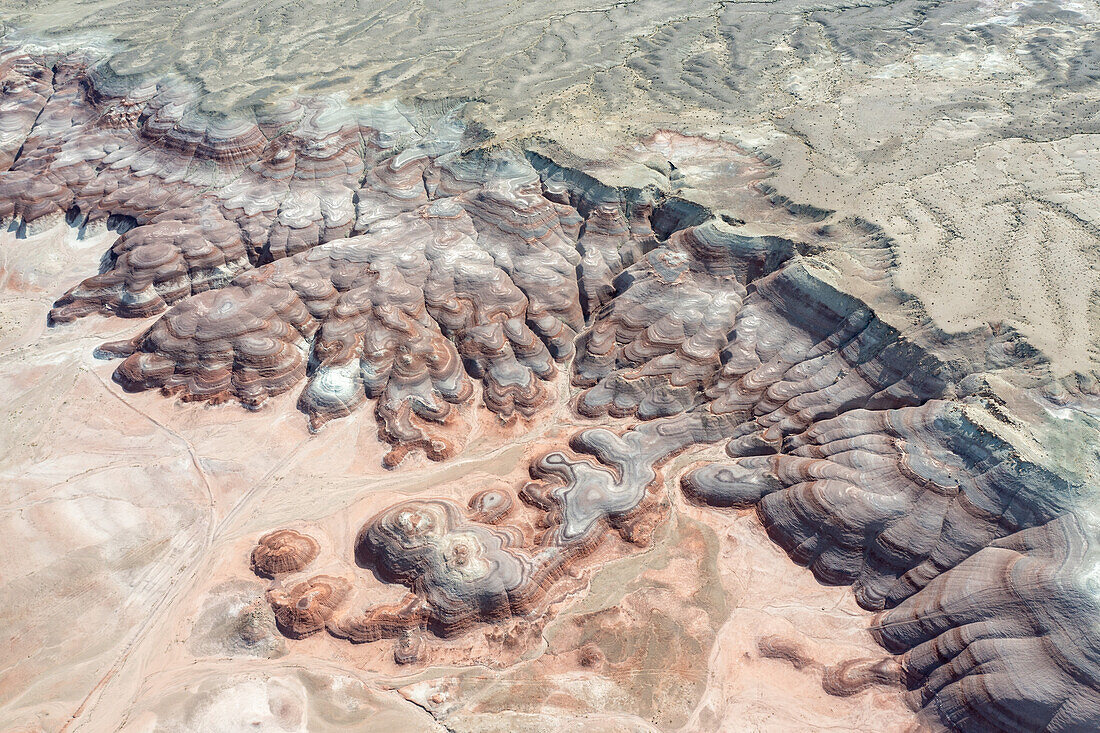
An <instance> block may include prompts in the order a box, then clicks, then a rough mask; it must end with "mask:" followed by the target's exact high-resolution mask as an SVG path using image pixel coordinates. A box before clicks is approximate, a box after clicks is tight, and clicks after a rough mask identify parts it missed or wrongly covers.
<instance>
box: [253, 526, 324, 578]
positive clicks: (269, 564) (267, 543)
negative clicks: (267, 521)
mask: <svg viewBox="0 0 1100 733" xmlns="http://www.w3.org/2000/svg"><path fill="white" fill-rule="evenodd" d="M319 551H320V547H318V546H317V541H316V540H315V539H313V538H312V537H310V536H308V535H304V534H302V533H301V532H298V531H295V530H293V529H279V530H276V531H274V532H269V533H267V534H265V535H264V536H263V537H261V538H260V542H259V544H257V545H256V547H255V549H253V550H252V571H253V572H254V573H256V575H261V576H263V577H265V578H274V577H275V576H276V575H278V574H279V573H296V572H298V571H299V570H301V569H303V568H304V567H305V566H307V565H309V564H310V563H311V562H313V561H314V560H315V559H316V558H317V553H318V552H319Z"/></svg>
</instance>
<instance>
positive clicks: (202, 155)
mask: <svg viewBox="0 0 1100 733" xmlns="http://www.w3.org/2000/svg"><path fill="white" fill-rule="evenodd" d="M0 82H2V89H3V91H2V94H3V97H2V99H0V110H2V112H3V113H2V114H0V171H2V172H0V219H2V220H3V222H4V223H5V225H10V227H11V228H13V229H15V230H16V231H17V233H18V234H19V235H20V236H26V235H33V234H34V233H36V232H39V231H43V230H44V229H47V228H49V227H52V226H54V225H58V224H60V222H61V220H63V219H67V220H68V222H69V223H70V224H71V225H72V226H74V227H78V228H79V230H80V232H81V234H82V235H83V236H85V237H91V236H94V235H96V234H97V233H101V232H104V231H106V230H107V229H108V228H113V229H117V230H118V232H120V235H119V236H118V237H117V239H115V240H114V243H113V244H112V246H111V249H110V251H109V252H108V253H107V256H106V257H105V258H104V263H103V268H102V272H100V273H99V274H96V275H93V276H91V277H89V278H88V279H86V280H84V281H83V282H81V283H79V284H78V285H76V286H75V287H73V288H72V289H71V290H69V291H68V292H67V293H64V294H63V295H61V297H60V298H59V299H58V301H57V303H56V304H55V307H54V308H53V310H52V311H51V313H50V318H51V321H52V322H53V323H55V324H65V323H68V322H71V321H74V320H76V319H78V318H81V317H84V316H87V315H90V314H112V315H116V316H122V317H149V316H154V315H160V318H159V319H158V320H156V321H155V322H153V323H152V325H151V326H149V327H148V328H146V329H145V330H144V331H142V332H141V333H138V334H136V335H135V336H134V337H133V338H132V339H130V340H127V341H123V342H115V343H111V344H105V345H104V346H103V347H102V349H101V351H102V353H103V354H105V355H110V356H119V357H123V358H124V360H123V361H122V363H121V365H120V366H118V368H117V370H116V372H115V378H116V380H117V381H118V382H119V383H120V384H121V385H122V386H123V387H124V388H126V389H128V390H144V389H151V388H154V387H156V388H160V389H161V390H163V391H164V392H165V393H166V394H176V395H179V396H180V397H181V398H183V399H185V400H207V401H227V400H234V401H237V402H240V403H241V404H243V405H246V406H249V407H254V408H256V407H260V406H261V405H263V404H264V402H265V401H267V400H268V399H269V398H271V397H272V396H275V395H278V394H280V393H283V392H286V391H288V390H291V389H295V388H298V387H299V386H300V389H301V391H300V396H299V402H298V404H299V407H300V409H301V410H302V411H303V412H304V413H306V415H307V416H308V419H309V421H310V424H311V426H312V427H313V428H320V427H321V426H322V425H323V424H324V423H325V422H326V421H328V420H331V419H335V418H342V417H346V416H348V415H349V414H351V413H352V412H353V411H355V410H356V409H358V408H360V407H361V406H363V405H364V404H365V403H367V402H372V403H373V406H374V410H375V414H376V417H377V419H378V422H379V432H380V436H381V437H382V438H383V439H384V440H386V441H387V442H388V443H389V444H390V446H391V448H392V450H391V451H390V452H389V454H388V455H387V456H386V458H385V461H386V463H387V465H389V466H396V465H397V464H398V463H400V461H401V460H402V459H403V458H404V457H405V456H406V455H407V454H409V452H410V451H422V452H423V453H425V454H426V455H427V456H428V457H429V458H430V459H432V460H445V459H447V458H449V457H452V456H454V455H455V454H456V453H458V452H460V451H461V450H462V445H461V438H456V437H455V436H456V435H457V434H459V433H460V432H461V431H455V430H452V429H450V427H451V426H452V425H453V424H456V423H460V422H461V421H462V420H463V419H465V418H464V417H463V411H467V412H472V411H476V410H481V409H485V410H488V411H490V412H492V413H496V414H497V415H499V416H500V418H501V419H502V420H513V421H516V420H525V419H528V418H533V417H535V416H537V415H540V414H544V413H546V412H547V411H549V410H550V408H551V407H553V406H554V405H555V403H556V402H557V400H558V394H559V393H560V390H559V388H558V386H556V385H557V384H558V382H559V381H560V380H559V375H560V374H561V373H565V374H566V375H567V378H568V379H569V380H570V382H571V385H572V386H573V387H574V388H575V389H574V396H573V398H572V402H571V403H570V407H571V409H572V410H573V412H574V413H575V417H576V419H577V420H579V421H582V422H583V420H585V419H589V420H591V419H592V418H598V419H599V421H600V423H601V425H602V426H601V427H589V428H587V429H583V430H580V431H579V432H577V433H576V434H574V435H573V436H572V438H571V439H570V440H569V442H568V445H562V446H561V447H560V448H559V449H557V450H552V451H550V452H548V453H546V454H544V455H542V456H541V457H539V458H538V459H537V460H535V461H534V462H533V463H532V464H531V466H530V473H531V478H532V480H531V481H530V482H529V483H527V484H525V485H524V486H522V487H517V492H516V495H515V496H513V495H512V494H511V493H509V492H508V491H504V490H486V491H482V492H480V493H478V494H476V495H474V496H473V497H471V499H470V502H469V505H468V506H460V505H458V504H456V503H455V502H453V501H452V500H450V499H445V498H430V497H429V498H417V499H413V500H408V501H405V502H403V503H399V504H397V505H394V506H391V507H389V508H386V509H385V510H383V511H382V512H380V513H378V514H377V515H376V516H374V517H372V518H370V519H369V520H368V521H367V522H366V523H365V524H364V525H363V527H362V529H361V531H360V533H359V535H358V538H357V540H356V545H355V548H354V554H355V557H356V559H357V560H358V562H359V564H360V565H362V566H364V567H368V568H371V569H373V570H374V571H375V573H376V575H377V576H378V577H380V578H382V579H383V580H385V581H387V582H390V583H394V584H398V585H404V586H406V587H407V588H408V591H409V592H408V594H407V596H406V598H405V599H404V600H402V601H400V602H398V603H396V604H375V605H369V604H368V605H366V606H365V607H364V606H363V604H362V598H361V596H357V595H356V593H355V592H354V586H355V579H354V578H345V577H338V576H337V575H332V574H324V575H315V576H305V575H302V574H301V573H303V572H305V571H307V570H308V566H309V565H310V564H311V563H313V561H314V560H315V559H316V557H317V554H318V543H317V542H316V541H315V540H314V539H313V538H311V537H309V536H307V535H305V534H302V533H300V532H297V531H294V530H278V531H274V532H271V533H268V534H266V535H264V536H263V537H261V538H259V545H258V546H257V548H256V549H255V551H254V552H253V554H252V556H251V562H252V564H253V567H254V569H255V571H256V572H257V573H258V574H260V575H263V576H265V577H270V578H273V579H274V583H273V585H272V587H271V590H270V591H269V593H268V600H269V602H270V603H271V605H272V607H273V609H274V611H275V617H276V619H277V622H278V624H279V628H280V629H282V630H283V632H284V633H286V634H287V635H288V636H291V637H293V638H300V637H303V636H306V635H309V634H312V633H315V632H319V631H322V630H327V631H328V632H329V633H331V634H332V635H334V636H337V637H340V638H346V639H349V640H352V641H374V640H378V639H382V638H391V637H397V636H400V635H401V634H403V633H405V632H408V631H410V630H418V629H421V630H427V631H428V632H430V633H433V634H436V635H438V636H441V637H451V636H454V635H456V634H461V633H463V632H464V631H467V630H469V629H470V628H471V627H473V626H475V625H477V624H483V623H493V622H497V621H500V620H501V619H504V618H508V617H512V616H526V615H532V614H540V613H549V612H550V611H549V610H548V609H547V604H546V603H545V602H544V601H545V599H546V598H547V597H548V596H549V595H552V591H553V589H554V587H555V585H556V584H557V583H558V581H559V579H561V578H562V576H563V575H564V574H565V573H566V571H567V570H568V569H569V567H570V566H571V565H572V564H575V563H580V562H583V561H584V558H585V557H586V556H587V555H589V554H590V553H591V552H592V551H593V550H594V549H595V548H596V547H597V546H599V545H600V544H601V543H602V542H604V541H605V540H609V538H610V537H611V536H612V535H617V536H618V537H620V538H621V539H622V540H623V541H624V542H625V543H627V544H628V545H629V544H633V545H644V544H645V543H646V542H647V539H648V537H649V534H650V533H651V531H652V530H653V528H654V527H655V526H656V525H657V524H658V523H659V522H660V521H661V520H662V519H663V518H664V516H665V514H666V513H667V507H668V502H667V500H666V497H665V496H664V494H663V487H664V481H665V479H666V477H665V476H664V471H665V468H666V467H667V465H668V461H669V459H670V458H672V457H673V456H675V455H678V454H681V453H684V452H685V451H694V452H697V453H699V456H698V457H696V458H695V463H693V464H692V465H691V466H690V467H689V469H688V470H686V471H685V472H684V473H683V475H682V476H676V477H669V478H677V479H678V480H679V483H680V485H681V487H682V490H683V493H684V495H685V496H686V497H687V498H688V499H689V500H691V501H695V502H698V503H701V504H706V505H711V506H714V507H719V508H730V507H734V508H743V509H744V508H753V509H754V510H755V511H756V512H757V514H758V516H759V518H760V520H761V521H762V523H763V524H764V526H765V527H766V528H767V531H768V533H769V534H770V536H771V537H772V538H773V539H774V540H775V542H777V543H778V544H779V545H780V546H782V547H783V548H784V549H785V550H786V551H787V552H788V553H789V554H790V556H791V558H792V559H793V560H795V561H796V562H798V563H801V564H804V565H807V566H809V567H810V568H811V569H812V571H813V572H814V573H815V575H816V576H817V577H818V578H819V579H820V580H822V581H823V582H826V583H833V584H849V585H851V586H852V588H853V592H854V593H855V595H856V598H857V599H858V601H859V603H860V604H861V605H862V606H864V607H865V608H867V609H871V610H874V611H876V612H877V613H878V615H877V617H876V620H875V622H874V624H873V628H872V632H873V633H874V634H875V636H876V638H877V639H878V640H879V641H880V642H881V644H882V645H883V646H884V647H885V648H886V650H888V652H889V653H890V654H893V655H897V659H898V660H899V661H900V665H901V667H902V669H903V670H904V673H905V677H906V682H907V685H908V687H909V689H910V692H909V693H908V694H909V696H910V702H911V703H912V706H913V707H914V708H915V709H917V710H920V711H921V712H922V715H924V716H925V718H926V720H927V722H929V724H934V725H937V726H943V727H947V728H956V729H966V730H1051V731H1071V730H1082V731H1083V730H1097V729H1100V632H1098V630H1097V619H1098V618H1100V600H1098V599H1100V588H1098V586H1097V572H1096V571H1097V567H1098V566H1097V562H1098V557H1097V548H1098V544H1097V542H1098V536H1097V524H1096V520H1095V514H1094V509H1093V507H1094V506H1096V502H1097V495H1096V490H1095V486H1094V484H1093V482H1092V478H1091V476H1090V474H1089V472H1090V471H1092V470H1093V469H1094V468H1095V465H1096V464H1095V456H1094V455H1093V454H1091V453H1089V454H1087V455H1083V456H1081V455H1078V456H1075V458H1074V460H1059V459H1058V458H1057V455H1058V453H1057V451H1056V450H1054V448H1052V446H1056V445H1057V444H1058V439H1057V435H1058V433H1057V430H1058V429H1060V428H1059V426H1058V423H1059V421H1060V420H1061V421H1063V422H1066V423H1067V424H1069V423H1070V422H1072V420H1070V419H1069V418H1067V417H1065V415H1064V413H1067V412H1073V411H1074V408H1075V406H1076V405H1077V403H1078V402H1079V401H1080V400H1083V399H1085V397H1084V396H1082V395H1081V393H1080V391H1079V390H1076V389H1071V390H1069V391H1066V390H1064V389H1061V388H1060V387H1058V386H1057V385H1055V386H1053V387H1052V385H1051V384H1050V383H1049V380H1048V379H1047V374H1046V371H1045V362H1044V361H1043V360H1042V358H1041V357H1039V356H1037V355H1036V354H1035V353H1034V352H1032V351H1031V350H1030V349H1029V347H1028V346H1027V345H1026V344H1025V343H1023V342H1022V341H1021V340H1020V339H1019V338H1018V337H1017V336H1016V335H1015V334H1014V332H1012V331H1011V330H1010V329H1006V328H994V327H986V328H983V329H979V330H977V331H974V332H971V333H967V334H961V335H952V336H948V335H947V334H944V333H942V332H940V331H939V330H937V329H936V328H935V327H934V325H933V324H932V323H931V322H930V321H928V320H927V319H926V318H925V317H924V316H923V315H922V314H923V311H922V310H921V308H920V305H919V303H916V302H915V301H913V300H912V299H909V298H908V297H907V296H905V295H904V294H902V293H899V292H897V291H896V290H895V289H894V288H893V286H892V285H891V281H890V278H889V274H888V273H889V268H890V267H891V266H892V264H893V261H892V252H891V249H890V245H889V242H888V241H886V240H885V238H884V237H883V236H882V235H881V234H880V233H879V231H878V230H877V229H876V228H875V227H874V226H872V225H870V224H867V223H865V222H859V221H845V220H840V219H838V218H837V217H833V216H830V215H829V212H818V211H814V210H808V209H805V208H800V207H795V206H793V205H791V204H790V202H787V201H785V200H783V199H781V198H780V197H778V196H775V195H773V194H770V193H769V192H768V190H767V189H766V188H765V187H763V186H760V185H755V181H753V180H749V179H746V180H745V181H742V184H744V185H745V186H746V190H751V194H747V195H751V196H753V197H756V198H755V200H757V201H758V202H759V204H760V208H759V211H760V212H761V213H760V215H761V219H762V221H765V223H766V224H767V225H768V226H766V227H763V229H757V230H753V229H751V228H747V227H742V226H740V225H739V224H729V223H727V222H726V221H724V220H723V219H722V218H719V217H715V216H712V215H711V213H710V212H709V211H707V210H705V209H703V208H702V207H699V206H697V205H694V204H691V203H690V202H689V201H686V200H685V199H684V198H682V197H679V196H678V195H676V192H675V191H674V190H673V189H674V186H672V185H667V186H661V185H654V186H648V187H647V186H642V187H628V186H623V187H613V186H609V185H605V184H603V183H601V182H599V181H598V180H596V179H595V178H593V177H591V176H590V175H588V174H586V173H584V172H582V171H580V170H574V169H571V168H569V167H566V166H563V165H558V164H556V163H554V162H553V160H551V159H550V158H548V157H546V156H545V155H543V154H540V153H537V152H535V151H534V150H533V149H532V150H527V149H524V147H523V146H518V145H517V146H512V147H507V146H504V147H501V146H498V147H484V146H483V147H478V146H477V145H476V141H475V140H472V139H471V136H470V134H469V133H468V131H467V128H466V127H465V125H464V124H463V123H462V122H461V116H460V114H459V112H460V110H458V109H455V110H450V111H444V112H443V113H438V112H437V113H435V114H430V113H429V112H426V111H424V110H423V109H414V108H410V107H404V106H402V105H399V104H389V105H384V106H378V107H371V108H361V109H350V108H347V107H344V106H341V105H339V104H338V103H336V102H331V101H324V100H297V101H292V102H287V103H286V104H284V105H282V106H280V107H277V108H272V109H269V110H267V111H265V112H264V113H263V114H259V113H258V114H257V116H256V117H255V119H251V120H249V119H240V118H235V119H215V118H211V117H209V116H206V115H203V114H200V113H199V112H198V110H197V104H198V101H197V100H198V96H197V94H196V93H195V92H194V90H191V89H189V88H188V87H187V86H186V85H183V84H180V83H179V82H173V81H171V80H166V81H161V82H151V83H147V84H143V85H137V86H135V85H134V84H133V83H130V84H129V85H127V86H123V85H122V83H121V82H119V81H117V80H115V79H113V78H111V77H110V76H109V75H108V74H106V73H105V72H104V71H103V70H102V68H101V67H100V66H97V65H96V64H95V63H92V62H91V61H90V59H87V58H83V57H79V56H66V57H61V58H56V57H51V58H47V57H44V56H35V55H29V54H26V53H23V52H20V51H17V50H16V51H7V52H4V53H3V55H0ZM654 149H662V148H660V146H657V147H656V148H654ZM764 165H765V167H766V161H765V162H764ZM670 171H671V166H670V167H669V170H668V171H666V178H669V179H671V176H672V175H674V174H673V173H672V172H670ZM658 172H659V171H658ZM749 184H752V185H749ZM762 226H763V225H762ZM777 229H779V230H782V232H784V234H782V235H780V234H776V233H775V232H776V231H777ZM764 230H767V231H768V232H771V233H768V234H766V235H764V234H760V233H759V232H760V231H764ZM1021 410H1023V411H1024V412H1027V418H1026V419H1025V418H1023V417H1020V411H1021ZM1081 444H1084V441H1082V442H1081ZM722 448H724V451H725V456H724V457H723V456H721V455H719V453H720V451H721V450H722ZM521 506H523V507H525V508H526V509H527V510H531V511H534V512H536V513H538V514H539V516H540V517H541V520H540V521H539V522H538V523H537V526H538V530H537V532H531V531H530V529H529V528H528V529H526V530H525V529H524V527H526V526H527V525H526V524H524V525H523V526H521V525H520V523H516V524H509V519H510V517H512V516H514V513H515V512H516V510H517V508H519V507H521ZM284 581H286V582H284Z"/></svg>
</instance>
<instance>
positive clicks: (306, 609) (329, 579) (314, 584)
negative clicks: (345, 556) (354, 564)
mask: <svg viewBox="0 0 1100 733" xmlns="http://www.w3.org/2000/svg"><path fill="white" fill-rule="evenodd" d="M349 590H350V586H349V585H348V582H347V581H346V580H344V579H343V578H336V577H333V576H331V575H318V576H315V577H313V578H310V579H309V580H306V581H304V582H301V583H298V584H297V585H295V586H293V587H292V588H290V589H289V590H287V589H283V588H272V589H271V590H269V591H268V592H267V601H268V603H270V604H271V610H272V611H274V612H275V623H276V624H278V626H279V631H281V632H283V633H284V634H286V635H287V636H289V637H290V638H291V639H303V638H305V637H307V636H309V635H310V634H316V633H317V632H318V631H320V630H321V629H323V628H325V624H326V623H328V620H329V619H330V618H332V614H333V613H334V612H335V611H336V609H337V608H339V607H340V604H341V603H343V602H344V599H345V598H346V597H347V595H348V591H349Z"/></svg>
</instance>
